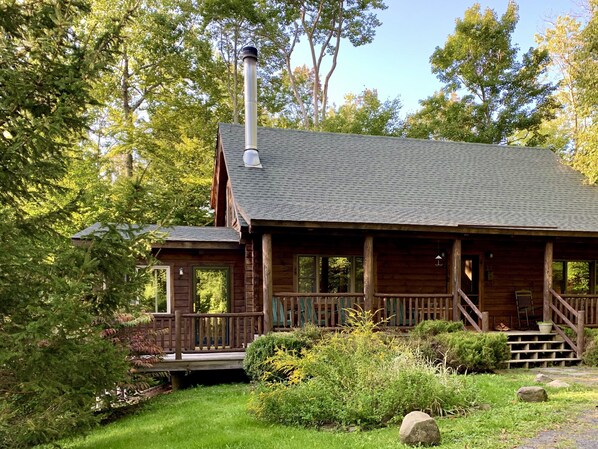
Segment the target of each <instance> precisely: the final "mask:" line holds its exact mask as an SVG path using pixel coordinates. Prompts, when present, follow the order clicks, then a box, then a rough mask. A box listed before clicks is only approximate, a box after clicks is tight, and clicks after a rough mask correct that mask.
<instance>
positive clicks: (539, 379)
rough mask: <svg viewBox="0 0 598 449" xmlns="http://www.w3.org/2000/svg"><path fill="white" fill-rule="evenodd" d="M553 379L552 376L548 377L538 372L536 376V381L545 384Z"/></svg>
mask: <svg viewBox="0 0 598 449" xmlns="http://www.w3.org/2000/svg"><path fill="white" fill-rule="evenodd" d="M553 380H554V379H553V378H552V377H548V376H547V375H546V374H538V375H537V376H536V382H539V383H542V384H547V383H548V382H552V381H553Z"/></svg>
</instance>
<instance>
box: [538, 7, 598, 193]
mask: <svg viewBox="0 0 598 449" xmlns="http://www.w3.org/2000/svg"><path fill="white" fill-rule="evenodd" d="M585 6H586V8H584V12H585V13H587V14H586V17H584V18H583V19H582V20H580V19H579V16H581V15H583V14H575V15H573V14H571V15H568V16H560V17H558V18H557V19H556V20H555V21H554V23H553V24H552V27H550V28H548V29H547V30H546V32H545V33H544V35H542V36H540V37H539V42H540V45H541V46H542V48H544V49H546V50H547V51H549V52H550V56H551V60H552V62H551V66H552V67H551V68H552V69H553V71H554V73H556V74H557V76H558V78H559V85H558V90H557V91H556V93H555V98H556V99H557V101H559V102H560V103H561V105H562V108H561V109H560V110H559V111H557V116H556V118H555V119H554V120H552V121H550V122H548V123H546V124H545V125H544V130H545V132H546V133H547V135H548V136H549V138H550V143H551V144H552V147H553V148H554V149H555V150H556V151H558V152H559V154H560V155H561V156H562V157H563V159H564V160H565V161H566V162H567V163H569V164H571V165H572V166H573V168H575V169H577V170H579V171H580V172H581V173H583V174H584V175H585V176H587V177H588V179H589V180H590V182H593V183H596V181H597V180H598V154H597V152H596V148H597V147H598V145H597V143H598V121H597V116H596V114H597V111H596V107H595V106H596V101H597V98H598V83H596V79H598V62H597V61H598V57H597V55H596V53H597V52H596V45H595V43H596V40H597V39H598V2H597V1H596V0H589V1H588V2H587V4H586V5H585ZM585 19H587V20H585ZM583 22H587V23H585V26H584V25H583Z"/></svg>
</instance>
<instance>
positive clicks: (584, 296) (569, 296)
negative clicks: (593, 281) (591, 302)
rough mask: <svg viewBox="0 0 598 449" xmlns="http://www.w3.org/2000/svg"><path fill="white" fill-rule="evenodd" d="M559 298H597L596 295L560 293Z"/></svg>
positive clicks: (597, 295)
mask: <svg viewBox="0 0 598 449" xmlns="http://www.w3.org/2000/svg"><path fill="white" fill-rule="evenodd" d="M555 293H556V292H555ZM560 296H561V297H563V298H582V299H583V298H598V293H583V294H581V293H561V294H560Z"/></svg>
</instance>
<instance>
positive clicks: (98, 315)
mask: <svg viewBox="0 0 598 449" xmlns="http://www.w3.org/2000/svg"><path fill="white" fill-rule="evenodd" d="M88 6H89V5H88V4H87V2H86V1H82V0H14V1H5V2H2V3H0V60H2V62H3V64H2V66H0V86H1V89H0V153H1V154H2V157H1V158H0V241H1V242H2V245H3V250H2V251H1V252H0V448H2V449H4V448H13V449H15V448H16V449H18V448H27V447H32V446H34V445H37V444H40V443H46V442H49V441H52V440H53V439H56V438H60V437H63V436H65V435H69V434H72V433H74V432H78V431H80V430H83V429H86V428H88V427H89V426H90V425H91V424H93V423H94V422H96V421H97V416H95V414H94V411H93V407H94V405H95V403H96V397H97V395H98V393H99V392H102V391H105V390H107V389H110V388H112V387H114V385H115V383H116V382H119V381H123V380H126V378H127V365H126V363H125V353H124V352H123V351H121V350H120V349H119V348H118V347H117V346H115V345H114V344H113V343H112V342H110V341H108V340H107V339H105V338H103V337H102V331H103V330H104V326H103V325H101V324H100V323H102V321H103V322H104V323H106V322H107V320H109V319H110V318H111V317H112V316H113V315H112V314H113V312H114V311H115V309H116V308H117V307H119V306H122V305H124V304H126V303H125V301H126V300H127V299H128V298H130V297H131V295H133V294H134V291H135V286H136V285H137V284H136V283H135V282H132V283H130V284H128V283H123V282H122V276H123V275H125V274H130V275H131V278H132V279H133V280H134V279H135V277H136V271H135V262H136V258H137V257H138V256H140V255H141V254H142V251H140V250H143V249H144V243H146V242H144V241H139V240H138V239H137V238H133V239H131V240H123V239H122V236H121V235H120V234H119V233H118V232H112V233H109V235H106V236H105V238H104V239H100V240H98V241H97V242H94V244H92V245H91V246H90V247H88V248H85V249H80V248H74V247H73V246H72V245H70V241H69V239H68V238H65V237H62V236H61V235H60V234H59V233H58V232H57V229H60V228H61V226H62V225H63V223H64V221H65V220H67V219H68V218H69V217H70V215H71V214H72V210H73V209H72V208H73V205H72V204H69V205H68V207H66V205H64V204H62V206H65V207H60V208H59V209H56V208H55V205H56V204H60V203H59V202H57V201H56V198H57V197H60V196H62V195H63V194H65V193H68V191H67V188H68V186H67V184H66V183H64V178H65V177H67V176H68V175H69V173H68V169H69V168H70V167H71V161H72V160H73V159H74V158H76V157H77V155H78V154H77V153H78V151H80V149H81V147H80V146H79V145H78V144H79V142H80V140H81V138H82V137H83V135H84V133H85V131H86V129H87V125H88V120H87V117H86V111H87V110H88V108H90V106H91V105H92V104H93V103H94V100H93V97H92V95H91V90H92V82H93V80H94V79H95V78H96V77H97V76H99V73H100V72H101V71H102V70H103V68H104V67H105V65H106V63H107V61H108V60H109V58H110V55H111V52H112V50H113V49H114V48H115V44H116V37H117V35H118V31H119V29H121V28H122V26H123V24H124V23H126V21H127V20H128V19H129V17H128V14H127V13H126V14H124V16H121V17H119V18H118V17H115V19H114V20H113V21H112V22H111V26H110V27H107V28H106V29H105V30H104V31H103V32H102V33H100V34H99V35H98V36H97V37H96V38H90V37H89V36H85V35H82V34H81V33H80V32H79V31H78V30H79V28H78V25H79V24H80V22H81V20H83V19H84V18H85V17H87V13H88V10H89V7H88ZM73 198H74V196H73ZM24 423H26V424H24Z"/></svg>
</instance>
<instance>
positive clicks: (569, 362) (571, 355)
mask: <svg viewBox="0 0 598 449" xmlns="http://www.w3.org/2000/svg"><path fill="white" fill-rule="evenodd" d="M507 337H508V344H509V349H510V351H511V357H510V360H509V361H508V362H507V366H508V367H509V368H547V367H550V366H574V365H579V363H580V362H581V360H580V359H579V358H578V357H577V354H576V353H575V351H573V349H572V348H571V347H570V346H569V344H568V343H567V342H565V341H563V340H562V339H561V338H560V337H558V336H557V335H556V333H551V334H543V333H540V332H534V331H524V332H509V333H508V334H507Z"/></svg>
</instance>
